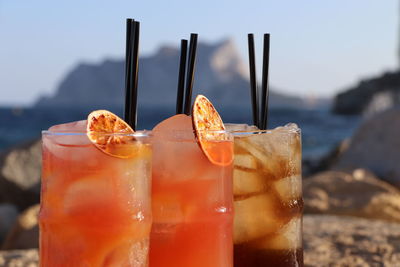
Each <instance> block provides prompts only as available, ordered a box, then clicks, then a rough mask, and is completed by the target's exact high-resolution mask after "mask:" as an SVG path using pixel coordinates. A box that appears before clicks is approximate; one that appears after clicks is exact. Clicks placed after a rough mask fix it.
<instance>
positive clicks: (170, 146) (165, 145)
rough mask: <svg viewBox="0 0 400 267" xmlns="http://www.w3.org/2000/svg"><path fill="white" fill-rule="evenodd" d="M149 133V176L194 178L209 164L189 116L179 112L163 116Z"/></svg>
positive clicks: (170, 178)
mask: <svg viewBox="0 0 400 267" xmlns="http://www.w3.org/2000/svg"><path fill="white" fill-rule="evenodd" d="M153 136H154V138H153V178H155V179H167V180H168V181H171V180H172V179H173V180H187V179H194V178H199V177H200V176H201V175H202V173H203V172H205V171H207V170H208V168H209V167H210V162H209V160H208V159H207V158H206V156H205V155H204V153H203V152H202V151H201V149H200V147H199V145H198V144H197V142H196V139H195V136H194V133H193V127H192V121H191V119H190V117H188V116H186V115H183V114H180V115H176V116H173V117H171V118H168V119H166V120H164V121H163V122H161V123H159V124H158V125H157V126H156V127H155V128H154V130H153Z"/></svg>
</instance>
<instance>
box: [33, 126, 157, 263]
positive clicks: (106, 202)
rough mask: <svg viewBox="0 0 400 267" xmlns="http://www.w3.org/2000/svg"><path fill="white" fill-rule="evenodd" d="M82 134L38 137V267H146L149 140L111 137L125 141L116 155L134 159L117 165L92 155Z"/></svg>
mask: <svg viewBox="0 0 400 267" xmlns="http://www.w3.org/2000/svg"><path fill="white" fill-rule="evenodd" d="M85 129H86V121H80V122H75V123H70V124H64V125H58V126H54V127H52V128H50V130H49V131H44V132H43V133H42V141H43V167H42V168H43V169H42V192H41V208H40V215H39V222H40V266H43V267H47V266H51V267H54V266H58V267H60V266H74V267H79V266H93V267H95V266H134V267H143V266H147V265H148V247H149V244H148V243H149V234H150V228H151V202H150V190H151V189H150V181H151V180H150V178H151V160H152V149H151V145H150V142H149V133H148V132H135V133H134V134H129V135H128V134H126V135H121V134H115V135H119V136H125V137H129V138H128V139H130V140H131V141H130V142H127V143H124V144H118V145H117V146H118V147H116V149H117V150H118V149H121V150H126V149H131V150H134V151H135V153H134V156H132V157H130V158H118V157H114V156H111V155H108V154H106V153H104V152H103V151H101V150H100V149H98V148H96V147H95V146H94V145H93V144H92V143H91V142H90V141H89V139H88V137H87V135H86V132H85ZM101 135H102V134H101V133H99V134H98V137H101Z"/></svg>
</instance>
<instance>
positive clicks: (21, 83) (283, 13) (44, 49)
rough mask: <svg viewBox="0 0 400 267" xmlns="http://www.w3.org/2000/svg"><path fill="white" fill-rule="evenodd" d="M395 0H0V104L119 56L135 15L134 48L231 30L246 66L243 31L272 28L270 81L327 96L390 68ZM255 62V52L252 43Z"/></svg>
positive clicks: (29, 98) (27, 98) (19, 100)
mask: <svg viewBox="0 0 400 267" xmlns="http://www.w3.org/2000/svg"><path fill="white" fill-rule="evenodd" d="M399 10H400V8H399V3H398V1H395V0H384V1H382V0H378V1H377V0H335V1H321V0H303V1H294V0H292V1H276V0H274V1H273V0H259V1H251V0H249V1H232V0H213V1H211V0H202V1H178V0H168V1H158V2H156V1H133V0H131V1H99V0H85V1H82V0H81V1H78V0H68V1H54V0H41V1H21V0H20V1H16V0H0V105H4V104H7V105H8V104H29V103H32V102H33V101H34V100H35V99H36V98H37V97H38V96H39V95H41V94H49V93H51V92H54V90H55V88H56V87H57V85H58V83H59V82H60V80H61V79H62V78H63V77H64V75H65V74H66V72H68V71H69V70H71V69H72V68H73V67H74V66H75V65H76V64H78V62H82V61H85V62H99V61H102V60H103V59H104V58H107V57H111V58H122V57H123V55H124V51H125V47H124V46H125V18H127V17H133V18H136V19H138V20H140V21H141V47H140V49H141V53H142V54H144V55H145V54H149V53H153V52H154V51H155V50H156V49H157V47H158V46H159V45H160V44H162V43H169V44H175V45H178V43H179V40H180V39H181V38H183V37H188V36H189V34H190V32H198V33H199V40H200V41H207V42H215V41H218V40H220V39H221V38H224V37H232V38H233V39H234V41H235V42H236V44H237V46H238V49H239V50H240V52H241V54H242V55H243V58H244V60H245V61H246V63H247V54H246V53H247V39H246V38H247V37H246V34H247V33H248V32H254V33H255V34H256V36H257V37H258V38H257V39H256V40H257V43H256V46H258V47H259V48H261V46H262V40H261V36H262V33H264V32H270V33H271V64H270V75H271V76H270V81H271V85H272V86H274V87H276V88H279V89H281V90H282V91H283V92H286V93H292V94H296V95H301V96H312V95H317V96H331V95H334V93H335V92H337V91H338V90H340V89H343V88H346V87H348V86H351V85H354V84H355V83H356V82H357V81H358V80H359V79H360V78H362V77H367V76H369V75H378V74H380V73H382V72H383V71H385V70H393V69H395V67H396V65H397V62H396V60H397V56H396V47H397V43H398V40H397V39H398V32H399V30H398V17H399V13H400V12H399ZM258 63H259V64H258V65H259V66H260V63H261V50H258Z"/></svg>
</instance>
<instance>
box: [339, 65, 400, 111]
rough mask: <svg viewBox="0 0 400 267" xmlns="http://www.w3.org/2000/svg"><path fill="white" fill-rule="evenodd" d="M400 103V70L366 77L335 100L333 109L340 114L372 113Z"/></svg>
mask: <svg viewBox="0 0 400 267" xmlns="http://www.w3.org/2000/svg"><path fill="white" fill-rule="evenodd" d="M399 105H400V72H398V71H396V72H388V73H384V74H383V75H381V76H379V77H374V78H370V79H365V80H363V81H361V82H360V83H359V84H358V85H356V86H355V87H353V88H350V89H348V90H345V91H344V92H342V93H339V94H338V95H337V96H336V97H335V100H334V104H333V111H334V112H335V113H339V114H365V115H369V116H370V115H372V114H375V113H377V112H381V111H384V110H387V109H390V108H393V107H394V106H399Z"/></svg>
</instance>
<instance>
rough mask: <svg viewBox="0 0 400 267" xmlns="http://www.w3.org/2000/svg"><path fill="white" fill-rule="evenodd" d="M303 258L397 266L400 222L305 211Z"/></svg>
mask: <svg viewBox="0 0 400 267" xmlns="http://www.w3.org/2000/svg"><path fill="white" fill-rule="evenodd" d="M37 262H38V253H37V250H35V249H32V250H19V251H18V250H17V251H0V266H32V267H33V266H37V265H36V264H37ZM304 262H305V266H332V267H334V266H388V267H390V266H400V224H396V223H388V222H383V221H378V220H376V221H375V220H367V219H361V218H355V217H345V216H329V215H305V216H304ZM7 264H8V265H7ZM11 264H14V265H11ZM17 264H20V265H17ZM29 264H30V265H29Z"/></svg>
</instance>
